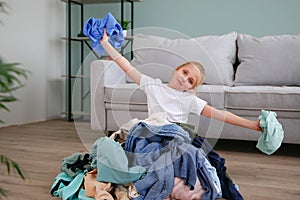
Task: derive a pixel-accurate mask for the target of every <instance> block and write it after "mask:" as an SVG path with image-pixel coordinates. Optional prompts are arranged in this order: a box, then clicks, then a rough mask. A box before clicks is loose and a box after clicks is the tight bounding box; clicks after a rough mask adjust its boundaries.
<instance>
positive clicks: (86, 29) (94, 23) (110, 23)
mask: <svg viewBox="0 0 300 200" xmlns="http://www.w3.org/2000/svg"><path fill="white" fill-rule="evenodd" d="M104 28H106V33H107V35H108V36H109V42H110V44H111V45H112V46H113V47H115V48H120V47H122V45H123V43H124V35H123V29H122V26H121V25H120V24H119V23H118V22H117V20H116V19H115V18H114V16H113V15H112V14H111V13H108V14H107V15H106V16H105V17H104V18H100V19H95V18H94V17H90V18H89V19H88V20H87V21H86V22H85V23H84V26H83V33H84V35H86V36H87V37H88V38H89V39H90V42H91V44H92V47H93V50H94V51H96V52H97V53H100V54H103V53H104V49H103V47H102V45H101V44H100V40H101V39H102V37H103V34H104Z"/></svg>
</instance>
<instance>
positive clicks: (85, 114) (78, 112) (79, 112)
mask: <svg viewBox="0 0 300 200" xmlns="http://www.w3.org/2000/svg"><path fill="white" fill-rule="evenodd" d="M61 114H63V115H67V114H68V112H61ZM72 115H82V116H90V115H91V113H87V112H81V111H73V112H72Z"/></svg>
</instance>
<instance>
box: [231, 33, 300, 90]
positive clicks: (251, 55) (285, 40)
mask: <svg viewBox="0 0 300 200" xmlns="http://www.w3.org/2000/svg"><path fill="white" fill-rule="evenodd" d="M237 47H238V60H239V62H240V64H239V65H238V67H237V71H236V75H235V81H234V85H277V86H284V85H298V86H299V85H300V36H295V35H294V36H293V35H274V36H265V37H261V38H256V37H253V36H251V35H247V34H239V35H238V38H237Z"/></svg>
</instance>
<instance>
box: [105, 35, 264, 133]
mask: <svg viewBox="0 0 300 200" xmlns="http://www.w3.org/2000/svg"><path fill="white" fill-rule="evenodd" d="M100 42H101V45H102V46H103V48H104V49H105V50H106V52H107V53H108V54H109V55H110V56H111V58H112V59H113V60H114V61H115V62H116V63H117V64H118V65H119V66H120V67H121V68H122V69H123V70H124V72H125V73H126V74H127V75H128V76H129V77H130V78H131V79H132V80H133V81H134V82H135V83H137V84H138V85H140V86H141V89H143V90H144V91H145V93H146V95H147V103H148V112H149V115H151V114H153V113H156V112H165V113H166V114H167V119H168V120H169V121H170V122H178V123H187V120H188V114H189V113H196V114H198V115H202V116H205V117H209V118H214V119H217V120H220V121H224V122H226V123H229V124H233V125H236V126H241V127H244V128H249V129H253V130H257V131H262V129H261V128H260V126H259V121H252V120H248V119H245V118H242V117H239V116H237V115H235V114H233V113H231V112H228V111H222V110H218V109H216V108H214V107H212V106H210V105H208V104H207V102H205V101H204V100H202V99H200V98H198V97H197V96H196V95H194V94H193V93H190V92H188V91H189V90H192V89H194V88H195V87H196V86H198V85H200V84H202V82H203V80H204V76H205V72H204V69H203V67H202V65H201V64H200V63H197V62H187V63H185V64H183V65H181V66H178V67H177V68H176V70H175V71H174V72H173V75H172V78H171V80H170V81H169V83H168V84H167V85H164V84H162V82H161V80H159V79H153V78H151V77H148V76H146V75H144V74H142V73H141V72H140V71H138V70H137V69H136V68H134V67H133V66H132V65H131V64H130V62H129V61H128V60H127V59H126V58H125V57H123V56H122V55H121V54H120V53H119V52H118V51H116V50H115V49H114V48H113V47H112V46H111V44H110V43H109V42H108V36H107V33H106V30H105V29H104V35H103V38H102V39H101V41H100Z"/></svg>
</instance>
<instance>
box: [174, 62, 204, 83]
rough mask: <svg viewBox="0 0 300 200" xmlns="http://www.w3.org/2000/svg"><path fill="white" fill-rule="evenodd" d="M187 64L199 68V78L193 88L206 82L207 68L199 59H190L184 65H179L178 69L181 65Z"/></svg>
mask: <svg viewBox="0 0 300 200" xmlns="http://www.w3.org/2000/svg"><path fill="white" fill-rule="evenodd" d="M187 65H190V66H193V67H195V69H197V71H198V72H199V79H198V80H197V82H196V84H195V86H194V87H193V88H195V87H196V86H198V85H201V84H202V83H203V82H204V79H205V69H204V67H203V66H202V65H201V64H200V63H199V62H197V61H189V62H186V63H183V64H182V65H179V66H178V67H177V68H176V70H179V69H180V68H181V67H184V66H187Z"/></svg>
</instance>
